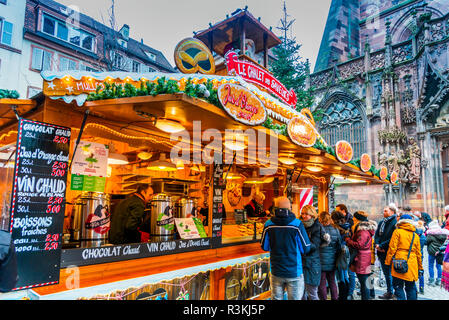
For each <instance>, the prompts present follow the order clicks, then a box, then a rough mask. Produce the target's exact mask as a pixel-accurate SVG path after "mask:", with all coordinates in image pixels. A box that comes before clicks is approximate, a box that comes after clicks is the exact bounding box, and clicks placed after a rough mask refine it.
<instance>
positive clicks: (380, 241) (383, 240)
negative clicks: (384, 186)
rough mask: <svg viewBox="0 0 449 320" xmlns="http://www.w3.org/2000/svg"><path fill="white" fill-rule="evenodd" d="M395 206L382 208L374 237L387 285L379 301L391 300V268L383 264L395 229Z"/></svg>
mask: <svg viewBox="0 0 449 320" xmlns="http://www.w3.org/2000/svg"><path fill="white" fill-rule="evenodd" d="M396 218H397V215H396V206H393V205H389V206H387V207H385V208H384V218H383V219H382V221H380V222H379V225H378V227H377V229H376V233H375V235H374V245H375V248H376V252H377V257H378V258H379V262H380V265H381V268H382V273H383V275H384V277H385V282H386V283H387V292H385V293H384V294H383V295H381V296H379V299H382V300H390V299H393V297H394V295H393V278H392V277H391V272H390V270H391V268H390V266H387V265H386V264H385V258H386V257H387V251H388V247H389V245H390V240H391V236H392V235H393V232H394V230H395V229H396V223H397V219H396Z"/></svg>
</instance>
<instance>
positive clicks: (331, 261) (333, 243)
mask: <svg viewBox="0 0 449 320" xmlns="http://www.w3.org/2000/svg"><path fill="white" fill-rule="evenodd" d="M318 220H319V222H320V223H321V224H322V226H323V228H324V231H325V232H326V233H327V234H329V235H330V239H331V240H330V243H329V245H327V246H322V247H320V262H321V281H320V285H319V287H318V297H319V298H320V300H327V286H329V289H330V293H331V300H337V299H338V289H337V283H336V278H335V271H336V262H337V257H338V254H339V252H340V250H341V237H340V233H339V232H338V230H337V229H336V228H335V227H334V226H333V225H332V218H331V215H330V214H329V213H328V212H326V211H323V212H321V213H320V215H319V217H318Z"/></svg>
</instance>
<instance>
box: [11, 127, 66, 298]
mask: <svg viewBox="0 0 449 320" xmlns="http://www.w3.org/2000/svg"><path fill="white" fill-rule="evenodd" d="M70 135H71V131H70V128H66V127H59V126H54V125H51V124H47V123H42V122H36V121H31V120H26V119H20V121H19V129H18V135H17V154H16V163H15V169H14V170H15V175H14V184H13V192H12V205H11V223H10V231H11V233H12V238H13V241H14V244H15V247H16V252H17V258H18V261H17V263H18V274H19V282H18V284H17V288H16V290H20V289H25V288H29V287H37V286H43V285H49V284H56V283H58V281H59V269H60V260H61V259H60V258H61V243H62V229H63V223H64V212H65V192H66V186H67V170H68V164H69V148H70Z"/></svg>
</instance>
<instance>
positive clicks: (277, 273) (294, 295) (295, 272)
mask: <svg viewBox="0 0 449 320" xmlns="http://www.w3.org/2000/svg"><path fill="white" fill-rule="evenodd" d="M275 207H276V208H275V210H274V211H275V216H274V217H272V218H271V219H270V220H268V221H267V222H266V223H265V227H264V230H263V233H262V239H261V245H262V249H263V250H265V251H270V265H271V298H272V299H273V300H283V298H284V289H287V295H288V299H289V300H300V299H301V298H302V295H303V292H304V275H303V271H302V258H301V255H302V254H307V253H308V252H309V251H310V247H311V245H310V241H309V237H308V236H307V232H306V230H305V228H304V225H303V224H302V222H301V221H300V220H299V219H297V218H296V216H295V214H294V213H293V212H292V211H291V203H290V200H289V199H288V198H287V197H281V198H278V199H276V204H275Z"/></svg>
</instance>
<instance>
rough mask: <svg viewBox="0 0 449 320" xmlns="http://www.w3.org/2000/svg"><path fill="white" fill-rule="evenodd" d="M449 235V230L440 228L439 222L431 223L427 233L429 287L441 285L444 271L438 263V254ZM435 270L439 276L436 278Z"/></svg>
mask: <svg viewBox="0 0 449 320" xmlns="http://www.w3.org/2000/svg"><path fill="white" fill-rule="evenodd" d="M448 235H449V230H447V229H443V228H441V227H440V224H439V223H438V221H437V220H433V221H432V222H431V223H429V229H428V230H427V232H426V236H427V253H428V259H429V260H428V265H429V282H428V283H427V285H428V286H439V285H440V284H441V276H442V269H441V264H438V262H437V252H438V251H439V249H440V247H441V246H442V245H443V244H444V242H445V241H446V238H447V236H448ZM435 268H436V270H437V275H436V277H435Z"/></svg>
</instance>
